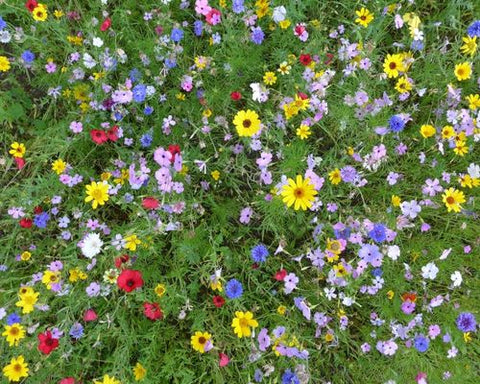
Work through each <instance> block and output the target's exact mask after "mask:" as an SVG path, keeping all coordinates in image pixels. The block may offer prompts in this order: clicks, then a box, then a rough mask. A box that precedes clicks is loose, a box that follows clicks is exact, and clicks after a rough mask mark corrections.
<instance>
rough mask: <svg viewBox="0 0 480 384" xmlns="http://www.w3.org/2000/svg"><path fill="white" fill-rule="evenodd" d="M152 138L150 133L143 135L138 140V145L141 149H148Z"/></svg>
mask: <svg viewBox="0 0 480 384" xmlns="http://www.w3.org/2000/svg"><path fill="white" fill-rule="evenodd" d="M152 141H153V137H152V134H151V133H145V134H144V135H143V136H142V137H141V138H140V144H141V146H142V148H148V147H150V145H152Z"/></svg>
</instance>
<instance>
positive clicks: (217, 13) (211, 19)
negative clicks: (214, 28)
mask: <svg viewBox="0 0 480 384" xmlns="http://www.w3.org/2000/svg"><path fill="white" fill-rule="evenodd" d="M214 16H218V19H219V20H220V18H221V17H222V13H221V12H220V11H219V10H218V9H215V8H212V10H211V11H210V12H208V13H207V15H206V16H205V20H206V21H207V23H208V24H210V25H215V24H218V23H215V19H214Z"/></svg>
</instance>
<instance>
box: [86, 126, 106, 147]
mask: <svg viewBox="0 0 480 384" xmlns="http://www.w3.org/2000/svg"><path fill="white" fill-rule="evenodd" d="M90 137H91V138H92V140H93V142H94V143H96V144H98V145H102V144H103V143H105V142H107V141H108V137H107V134H106V133H105V132H104V131H102V130H101V129H92V130H91V131H90Z"/></svg>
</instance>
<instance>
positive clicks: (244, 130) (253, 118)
mask: <svg viewBox="0 0 480 384" xmlns="http://www.w3.org/2000/svg"><path fill="white" fill-rule="evenodd" d="M233 124H234V125H235V128H236V129H237V133H238V136H246V137H251V136H253V135H255V134H256V133H257V132H258V131H259V130H260V119H259V118H258V115H257V113H256V112H255V111H251V110H250V109H247V110H246V111H243V110H242V111H239V112H238V113H237V114H236V115H235V118H234V119H233Z"/></svg>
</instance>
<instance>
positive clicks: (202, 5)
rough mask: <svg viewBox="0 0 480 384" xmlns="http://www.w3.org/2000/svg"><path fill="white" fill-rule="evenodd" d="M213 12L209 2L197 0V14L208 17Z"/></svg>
mask: <svg viewBox="0 0 480 384" xmlns="http://www.w3.org/2000/svg"><path fill="white" fill-rule="evenodd" d="M211 10H212V7H210V6H209V5H208V0H197V1H195V12H197V13H199V14H200V15H203V16H207V14H208V13H209V12H210V11H211Z"/></svg>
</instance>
